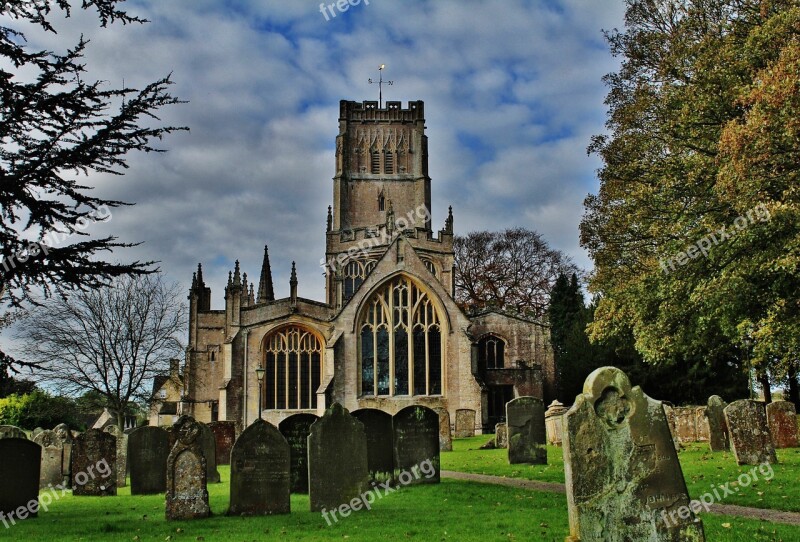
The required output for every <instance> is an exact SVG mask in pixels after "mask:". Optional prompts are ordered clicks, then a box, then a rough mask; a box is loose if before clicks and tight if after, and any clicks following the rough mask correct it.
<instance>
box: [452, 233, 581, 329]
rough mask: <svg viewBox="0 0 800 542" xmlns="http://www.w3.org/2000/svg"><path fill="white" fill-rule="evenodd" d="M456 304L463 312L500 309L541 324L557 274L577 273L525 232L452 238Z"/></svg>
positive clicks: (559, 255)
mask: <svg viewBox="0 0 800 542" xmlns="http://www.w3.org/2000/svg"><path fill="white" fill-rule="evenodd" d="M453 249H454V251H455V270H454V271H455V273H454V280H455V300H456V303H458V304H459V306H461V307H462V308H463V309H466V310H482V309H486V308H495V309H503V310H508V311H511V312H516V313H518V314H524V315H527V316H532V317H535V318H539V317H542V316H544V315H545V313H546V311H547V305H548V303H549V298H550V289H551V288H552V287H553V284H554V283H555V281H556V278H557V277H558V275H559V273H573V272H577V267H576V266H575V265H574V264H573V263H572V262H571V260H570V258H569V257H568V256H566V255H564V254H563V253H562V252H560V251H558V250H555V249H552V248H550V246H549V245H548V244H547V242H546V241H545V240H544V239H543V238H542V236H541V235H539V234H538V233H536V232H533V231H530V230H526V229H523V228H514V229H508V230H505V231H503V232H488V231H480V232H472V233H470V234H468V235H467V236H466V237H461V236H456V237H455V239H454V240H453Z"/></svg>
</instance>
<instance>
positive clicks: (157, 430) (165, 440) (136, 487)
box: [128, 425, 170, 495]
mask: <svg viewBox="0 0 800 542" xmlns="http://www.w3.org/2000/svg"><path fill="white" fill-rule="evenodd" d="M169 452H170V446H169V433H167V431H166V430H164V429H162V428H161V427H155V426H150V425H148V426H144V427H138V428H136V429H134V430H133V431H132V432H131V434H130V435H128V464H129V465H130V469H131V495H154V494H157V493H164V492H166V491H167V458H168V457H169Z"/></svg>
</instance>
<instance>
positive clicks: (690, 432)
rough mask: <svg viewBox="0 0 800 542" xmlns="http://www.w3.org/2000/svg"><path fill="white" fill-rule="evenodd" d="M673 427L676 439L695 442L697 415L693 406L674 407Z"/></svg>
mask: <svg viewBox="0 0 800 542" xmlns="http://www.w3.org/2000/svg"><path fill="white" fill-rule="evenodd" d="M675 428H676V429H677V431H678V441H680V442H681V443H683V442H697V417H696V414H695V407H675Z"/></svg>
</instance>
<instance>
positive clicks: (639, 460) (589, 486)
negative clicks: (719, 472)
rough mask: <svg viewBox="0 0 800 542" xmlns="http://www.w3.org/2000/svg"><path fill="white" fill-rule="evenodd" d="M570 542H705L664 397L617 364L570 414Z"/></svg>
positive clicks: (595, 380) (586, 388)
mask: <svg viewBox="0 0 800 542" xmlns="http://www.w3.org/2000/svg"><path fill="white" fill-rule="evenodd" d="M563 422H564V442H563V447H564V472H565V479H566V489H567V503H568V511H569V525H570V536H568V537H567V538H566V540H567V542H578V541H581V542H627V541H637V542H638V541H644V540H647V541H648V542H678V541H680V542H688V541H691V542H703V541H704V540H705V535H704V532H703V524H702V522H701V521H700V520H699V519H697V518H696V517H695V515H694V513H693V508H690V506H689V495H688V492H687V489H686V482H685V481H684V478H683V474H682V472H681V466H680V463H678V454H677V452H676V450H675V444H674V441H673V440H672V436H671V434H670V431H669V425H668V422H667V418H666V415H665V413H664V409H663V408H662V405H661V403H660V402H659V401H655V400H653V399H651V398H650V397H648V396H647V395H645V393H644V392H643V391H642V390H641V388H639V387H638V386H637V387H635V388H631V383H630V381H629V380H628V377H627V376H626V375H625V373H623V372H622V371H620V370H619V369H617V368H615V367H601V368H600V369H597V370H595V371H594V372H593V373H592V374H590V375H589V376H588V378H587V379H586V382H585V383H584V385H583V393H582V394H581V395H579V396H578V397H576V399H575V404H574V405H573V406H572V408H570V409H569V411H568V412H567V413H566V414H565V415H564V419H563Z"/></svg>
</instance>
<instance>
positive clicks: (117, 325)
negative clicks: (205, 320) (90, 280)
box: [17, 275, 186, 427]
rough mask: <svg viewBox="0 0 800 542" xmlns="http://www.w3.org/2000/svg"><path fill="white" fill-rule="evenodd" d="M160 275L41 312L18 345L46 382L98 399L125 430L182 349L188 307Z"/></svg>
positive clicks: (61, 301)
mask: <svg viewBox="0 0 800 542" xmlns="http://www.w3.org/2000/svg"><path fill="white" fill-rule="evenodd" d="M181 297H182V294H181V291H180V289H179V286H178V284H177V283H173V284H169V285H168V284H165V283H164V282H163V280H162V278H161V276H160V275H145V276H141V277H122V278H120V279H116V280H115V283H114V284H113V285H112V286H110V287H105V288H101V289H97V290H89V291H85V292H84V291H78V292H75V293H74V294H72V295H70V296H69V297H57V298H54V299H52V300H51V301H50V302H47V303H44V304H42V305H41V306H39V307H37V308H35V309H34V310H33V311H32V312H31V314H30V316H29V317H27V318H25V319H24V320H22V322H21V323H20V324H19V326H18V328H19V329H18V332H17V337H18V338H19V339H20V340H21V341H22V342H23V344H24V345H25V346H24V348H25V351H26V352H28V356H29V358H30V359H31V361H32V363H34V364H35V366H36V367H37V371H38V373H39V374H40V376H41V377H42V379H44V380H45V381H48V382H50V383H52V384H54V385H57V386H58V387H59V389H60V390H62V391H63V392H64V393H68V394H71V395H78V394H81V393H85V392H90V391H91V392H95V393H96V394H99V395H100V396H102V397H103V398H104V399H105V400H106V404H107V405H108V407H109V409H110V410H112V411H113V412H114V413H116V415H117V420H118V424H119V427H124V423H123V422H124V415H125V413H126V410H127V409H128V407H129V404H130V403H131V402H134V401H139V402H144V401H147V400H148V399H149V398H150V394H149V392H150V390H149V389H148V387H147V385H146V384H150V381H151V380H152V378H153V377H154V376H155V375H157V374H161V373H163V372H165V371H166V370H167V369H168V367H169V360H170V359H171V358H173V357H176V356H177V355H178V354H179V353H180V352H181V351H182V349H183V348H182V346H181V343H180V340H179V339H178V337H180V336H182V335H183V334H184V332H185V326H186V317H185V313H186V307H185V304H184V303H183V302H182V301H181Z"/></svg>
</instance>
